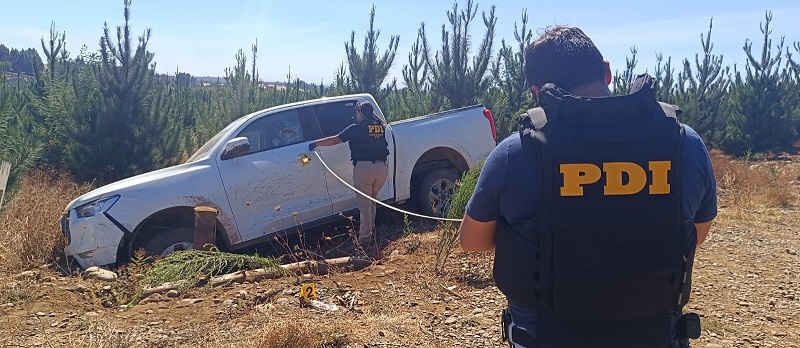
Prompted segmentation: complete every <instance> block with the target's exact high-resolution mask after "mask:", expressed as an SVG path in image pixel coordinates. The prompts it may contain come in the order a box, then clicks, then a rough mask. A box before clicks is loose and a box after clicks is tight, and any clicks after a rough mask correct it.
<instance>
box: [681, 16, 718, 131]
mask: <svg viewBox="0 0 800 348" xmlns="http://www.w3.org/2000/svg"><path fill="white" fill-rule="evenodd" d="M713 24H714V22H713V19H712V20H711V22H709V25H708V33H707V34H706V35H702V34H701V35H700V42H701V44H702V47H703V54H702V61H701V58H700V57H701V56H700V54H696V55H695V59H694V60H695V69H694V73H692V66H691V63H689V60H688V59H684V61H683V72H681V73H679V74H678V83H677V90H676V91H675V97H676V98H675V99H676V100H675V103H677V104H678V106H680V107H681V108H682V109H683V111H684V113H683V115H682V120H681V121H682V122H684V123H686V124H688V125H689V126H691V127H692V128H694V130H695V131H697V132H698V134H700V136H701V137H703V139H704V140H705V141H706V142H708V143H716V140H718V139H719V137H720V136H721V134H720V131H721V127H720V126H721V124H722V123H721V122H720V119H719V116H720V115H722V114H723V110H722V107H723V105H724V103H725V100H726V98H727V90H728V85H729V83H730V80H728V79H727V75H728V67H723V64H722V60H723V57H722V56H717V55H714V54H713V53H712V51H713V49H714V44H713V43H711V29H712V28H713Z"/></svg>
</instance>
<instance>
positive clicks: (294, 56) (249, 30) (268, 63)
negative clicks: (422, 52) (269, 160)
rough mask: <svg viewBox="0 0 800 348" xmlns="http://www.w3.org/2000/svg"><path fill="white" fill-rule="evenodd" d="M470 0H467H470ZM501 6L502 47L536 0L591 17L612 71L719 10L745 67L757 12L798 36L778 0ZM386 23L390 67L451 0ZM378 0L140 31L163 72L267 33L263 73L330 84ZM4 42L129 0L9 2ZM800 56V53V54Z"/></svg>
mask: <svg viewBox="0 0 800 348" xmlns="http://www.w3.org/2000/svg"><path fill="white" fill-rule="evenodd" d="M465 3H466V0H461V1H460V4H461V7H463V6H464V4H465ZM476 3H477V4H478V6H479V7H478V11H479V14H478V16H476V18H475V22H474V23H475V25H474V26H473V29H472V32H471V34H472V36H473V40H474V44H475V46H476V47H477V45H478V44H479V40H480V39H481V37H482V34H483V33H484V31H485V28H484V26H483V22H482V21H481V19H480V12H482V11H488V10H489V6H490V5H491V4H492V3H491V2H489V1H484V0H480V1H476ZM494 3H495V4H496V5H497V9H496V15H497V17H498V21H497V27H496V39H495V44H494V47H495V49H497V48H498V47H499V46H500V40H501V39H502V38H505V39H506V41H507V42H513V41H514V38H513V31H514V22H519V21H520V18H521V13H522V10H523V9H524V8H527V9H528V14H529V27H532V28H533V29H534V35H535V30H536V29H538V28H542V27H545V26H548V25H553V24H569V25H575V26H578V27H580V28H582V29H583V30H584V31H585V32H586V33H587V34H588V35H589V36H590V37H591V38H592V39H593V40H594V42H595V44H596V45H597V46H598V47H599V48H600V51H601V52H602V53H603V54H604V56H605V57H606V59H608V60H609V61H610V62H611V65H612V70H615V69H623V68H624V66H625V56H626V55H628V54H629V53H630V51H629V48H630V47H631V46H633V45H636V46H638V49H639V54H638V59H639V65H638V68H637V72H644V70H645V69H649V71H650V72H652V71H653V69H654V68H653V67H654V66H655V54H656V52H659V51H660V52H662V53H663V54H664V56H665V57H666V56H672V59H673V66H678V67H679V64H678V63H679V62H676V61H679V60H682V59H683V58H690V59H692V60H693V59H694V54H695V53H697V52H700V51H701V46H700V34H701V33H705V32H706V31H707V29H708V24H709V20H710V19H711V18H712V17H713V18H714V32H713V34H712V38H713V42H714V45H715V46H714V49H715V52H716V53H718V54H722V55H724V57H725V61H724V62H725V63H726V64H730V65H731V66H733V63H734V62H736V63H738V65H739V66H740V67H741V66H743V64H744V61H745V55H744V52H743V51H742V46H743V44H744V40H745V39H746V38H750V39H751V40H753V41H755V44H754V45H753V46H754V49H755V50H756V52H760V47H761V33H760V31H759V22H760V21H763V20H764V13H765V11H767V10H769V11H772V12H773V14H774V17H773V21H772V26H771V29H772V31H773V34H775V35H774V38H775V39H774V41H773V43H774V44H777V42H778V41H779V37H780V35H784V36H785V37H786V42H787V46H789V47H791V46H792V43H793V42H795V41H800V25H798V24H797V18H800V2H798V1H795V0H775V1H734V0H730V1H722V0H712V1H705V0H694V1H677V0H676V1H673V2H672V4H671V5H664V3H665V2H657V1H642V0H639V1H591V2H590V1H567V0H562V1H518V0H516V1H509V0H503V1H499V0H495V1H494ZM374 4H375V6H376V12H377V16H376V20H375V23H376V27H377V28H378V29H380V30H381V37H380V44H379V48H380V49H381V51H383V50H385V48H386V45H387V43H388V40H389V37H390V35H399V36H400V45H399V48H398V54H397V57H396V59H395V64H394V67H393V69H392V75H393V76H396V77H398V80H401V79H402V78H401V77H402V75H401V73H400V70H401V69H402V66H403V64H405V63H406V61H407V56H408V51H409V50H410V47H411V45H412V44H413V42H414V41H415V40H416V36H417V30H418V28H419V26H420V23H421V22H425V23H426V29H427V31H428V33H429V40H430V41H431V42H432V44H433V47H435V48H439V47H440V41H441V39H440V38H441V36H440V30H441V25H442V24H444V23H446V20H447V17H446V11H447V10H448V9H450V7H451V6H452V4H453V2H452V1H450V0H448V1H445V0H405V1H389V0H376V1H375V2H374ZM371 5H372V2H369V1H357V0H342V1H338V0H336V1H302V0H296V1H271V0H266V1H255V0H244V1H222V0H217V1H211V0H195V1H183V0H181V1H178V0H175V1H164V0H160V1H154V0H133V5H132V25H133V28H134V33H136V34H137V35H138V34H140V33H141V32H142V31H143V30H144V29H145V28H151V29H152V38H151V40H150V49H151V51H153V52H155V61H156V62H157V63H158V65H157V66H158V71H159V72H161V73H169V74H173V73H174V71H175V69H176V67H179V68H180V70H181V71H185V72H189V73H191V74H193V75H204V76H222V75H223V72H224V69H225V67H228V66H232V65H233V64H234V62H235V58H234V57H235V55H236V52H237V51H238V50H239V49H243V50H245V52H247V53H248V54H249V51H250V46H251V44H252V43H253V42H254V41H255V40H256V39H258V44H259V58H258V68H259V70H260V74H261V77H262V79H264V80H269V81H273V80H281V81H282V80H284V79H285V76H286V74H287V72H288V70H289V67H290V66H291V71H292V74H293V75H296V76H297V77H300V78H302V79H304V80H306V81H309V82H319V81H320V80H321V79H324V81H325V83H330V82H331V81H332V79H333V74H334V71H335V70H336V68H337V67H339V65H340V64H341V63H342V61H343V60H344V59H345V53H344V42H345V41H349V39H350V32H351V31H352V30H355V31H356V44H357V46H358V47H359V49H360V47H361V46H363V36H364V33H365V32H366V30H367V28H368V24H369V11H370V6H371ZM2 9H3V10H2V12H0V43H3V44H5V45H7V46H11V47H15V48H27V47H34V48H36V49H37V50H39V51H40V52H41V46H40V44H39V39H40V38H41V37H43V36H47V35H48V32H49V29H50V22H51V21H54V22H55V24H56V28H57V29H58V30H59V31H66V33H67V48H68V50H69V51H70V52H71V56H72V57H75V56H76V55H77V54H78V51H79V49H80V47H81V46H82V45H86V46H88V48H89V49H91V50H97V49H98V47H99V45H98V41H99V38H100V36H101V34H102V27H103V23H104V22H108V25H109V26H110V27H112V28H114V27H116V26H117V25H121V24H122V23H123V18H122V1H121V0H118V1H110V0H81V1H57V0H38V1H12V2H6V3H4V4H3V5H2ZM797 55H800V54H796V56H797Z"/></svg>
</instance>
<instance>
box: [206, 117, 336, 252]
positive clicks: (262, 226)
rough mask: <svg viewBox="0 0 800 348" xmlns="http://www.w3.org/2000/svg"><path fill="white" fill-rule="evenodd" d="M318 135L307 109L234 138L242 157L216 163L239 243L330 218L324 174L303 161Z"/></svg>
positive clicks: (260, 122) (257, 123)
mask: <svg viewBox="0 0 800 348" xmlns="http://www.w3.org/2000/svg"><path fill="white" fill-rule="evenodd" d="M320 135H321V132H320V129H319V124H317V122H316V119H315V117H314V114H313V111H312V110H311V108H310V107H302V108H296V109H290V110H286V111H279V112H276V113H272V114H269V115H265V116H262V117H261V118H258V119H256V120H254V121H252V122H251V123H250V124H249V125H247V126H246V127H245V128H244V129H243V130H242V131H241V132H239V134H237V135H236V136H235V137H247V139H248V140H249V142H250V151H249V152H248V153H247V154H246V155H244V156H241V157H236V158H232V159H228V160H224V161H223V160H219V159H218V160H217V161H218V166H219V172H220V175H221V177H222V182H223V185H224V187H225V192H226V194H227V196H228V200H229V201H230V204H231V208H232V210H233V215H234V217H235V219H236V224H237V226H238V227H239V232H240V233H241V235H242V241H249V240H252V239H255V238H258V237H262V236H265V235H269V234H271V233H274V232H276V231H279V230H282V229H287V228H292V227H293V226H295V225H296V224H299V223H303V222H310V221H313V220H316V219H319V218H323V217H327V216H330V215H331V214H332V212H331V201H330V197H329V196H328V191H327V188H326V186H325V174H324V173H323V171H324V168H323V167H322V165H321V164H320V163H315V162H318V161H307V162H304V161H303V156H304V155H307V154H308V142H309V141H311V140H314V139H318V138H319V137H320ZM295 213H296V215H295Z"/></svg>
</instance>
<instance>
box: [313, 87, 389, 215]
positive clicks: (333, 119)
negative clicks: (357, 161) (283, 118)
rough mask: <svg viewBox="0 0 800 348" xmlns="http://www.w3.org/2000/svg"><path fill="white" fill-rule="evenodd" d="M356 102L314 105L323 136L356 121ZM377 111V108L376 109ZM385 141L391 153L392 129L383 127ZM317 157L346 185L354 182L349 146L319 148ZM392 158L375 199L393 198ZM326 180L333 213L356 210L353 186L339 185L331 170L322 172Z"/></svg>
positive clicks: (344, 144) (356, 204)
mask: <svg viewBox="0 0 800 348" xmlns="http://www.w3.org/2000/svg"><path fill="white" fill-rule="evenodd" d="M356 102H357V100H347V101H337V102H330V103H325V104H318V105H314V106H313V108H314V114H316V116H317V120H318V121H319V125H320V127H321V128H322V135H323V137H329V136H332V135H337V134H339V132H341V131H342V130H344V129H345V128H346V127H347V126H349V125H351V124H354V123H355V122H356V107H355V105H356ZM375 109H376V110H377V107H376V108H375ZM386 140H387V141H388V142H389V144H390V145H389V151H390V152H393V150H394V149H393V146H392V145H391V144H392V142H393V140H392V136H391V130H390V129H386ZM318 149H319V153H320V156H321V157H322V159H323V160H324V161H325V163H327V164H328V166H329V167H330V168H331V169H332V170H333V171H334V172H335V173H336V175H338V176H339V177H340V178H342V179H344V180H345V181H346V182H347V183H348V184H350V185H352V186H354V185H353V162H352V160H351V157H350V145H349V144H348V143H342V144H338V145H334V146H320V147H318ZM393 157H394V154H393V153H390V154H389V161H388V162H389V175H388V177H387V178H386V183H385V184H384V185H383V188H382V189H381V191H380V193H379V194H378V200H381V201H384V200H388V199H391V198H394V190H393V188H394V174H393V173H394V161H393V160H392V158H393ZM325 181H326V182H327V183H328V193H329V195H330V197H331V202H332V204H333V213H334V214H338V213H341V212H344V211H347V210H351V209H356V208H357V207H358V202H357V201H356V193H355V192H353V190H352V189H350V188H348V187H347V186H345V185H344V184H342V183H341V182H340V181H339V180H338V179H336V178H335V177H334V176H333V175H332V174H331V173H329V172H327V171H326V172H325Z"/></svg>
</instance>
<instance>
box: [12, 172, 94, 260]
mask: <svg viewBox="0 0 800 348" xmlns="http://www.w3.org/2000/svg"><path fill="white" fill-rule="evenodd" d="M90 189H91V186H90V185H79V184H76V183H74V182H73V181H72V180H70V178H68V177H66V176H64V175H59V174H56V173H51V172H44V171H32V172H30V173H28V174H27V175H26V176H25V178H24V179H23V181H22V187H21V189H20V191H19V193H18V194H17V195H16V196H15V197H14V200H13V201H11V202H10V203H9V204H10V205H9V206H8V207H5V208H4V211H3V213H2V215H1V216H0V273H2V272H9V273H18V272H21V271H24V270H28V269H32V268H34V267H37V266H41V265H42V264H43V263H48V262H51V261H53V260H54V257H57V255H58V253H59V252H61V250H62V249H63V246H64V238H63V237H62V235H61V231H60V228H59V226H58V219H59V217H60V216H61V213H62V211H63V210H64V207H66V205H67V204H68V203H69V201H70V200H72V199H73V198H75V197H77V196H79V195H80V194H82V193H85V192H87V191H89V190H90Z"/></svg>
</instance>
